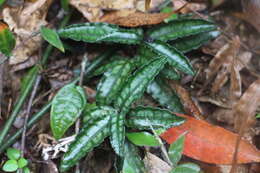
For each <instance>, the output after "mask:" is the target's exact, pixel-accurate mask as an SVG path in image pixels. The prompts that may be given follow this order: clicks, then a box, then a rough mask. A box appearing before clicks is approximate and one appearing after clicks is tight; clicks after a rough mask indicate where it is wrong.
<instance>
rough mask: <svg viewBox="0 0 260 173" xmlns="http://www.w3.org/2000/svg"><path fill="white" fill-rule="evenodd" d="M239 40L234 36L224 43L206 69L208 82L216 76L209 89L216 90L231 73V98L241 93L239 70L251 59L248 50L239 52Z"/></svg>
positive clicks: (214, 91)
mask: <svg viewBox="0 0 260 173" xmlns="http://www.w3.org/2000/svg"><path fill="white" fill-rule="evenodd" d="M239 49H240V40H239V37H235V38H234V39H233V40H232V41H231V42H230V43H227V44H226V45H224V46H223V47H222V48H221V49H220V50H219V51H218V52H217V54H216V56H215V57H214V58H213V59H212V60H211V62H210V64H209V67H208V68H207V69H206V75H207V81H208V82H207V83H206V84H208V83H209V82H210V81H211V80H212V79H213V78H214V76H216V78H215V80H214V82H213V84H212V88H211V91H212V93H216V92H218V91H219V90H220V89H221V88H222V87H223V86H224V85H225V84H226V82H227V81H228V78H229V74H231V86H230V89H231V92H232V93H231V98H238V97H239V96H240V95H241V79H240V74H239V71H240V70H242V68H244V65H246V64H248V63H249V61H250V60H251V57H252V54H251V53H250V52H242V53H240V54H239Z"/></svg>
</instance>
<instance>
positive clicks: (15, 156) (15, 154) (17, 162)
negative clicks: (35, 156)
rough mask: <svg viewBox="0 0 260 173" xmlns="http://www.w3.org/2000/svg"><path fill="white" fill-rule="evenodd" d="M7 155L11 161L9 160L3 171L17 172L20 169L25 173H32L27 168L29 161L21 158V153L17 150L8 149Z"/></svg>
mask: <svg viewBox="0 0 260 173" xmlns="http://www.w3.org/2000/svg"><path fill="white" fill-rule="evenodd" d="M6 155H7V157H8V159H9V160H7V161H6V162H5V164H4V166H3V168H2V169H3V171H5V172H15V171H17V172H18V170H19V169H22V170H23V173H30V170H29V168H28V167H27V165H28V161H27V160H26V159H25V158H23V157H21V151H20V150H17V149H15V148H8V149H7V152H6Z"/></svg>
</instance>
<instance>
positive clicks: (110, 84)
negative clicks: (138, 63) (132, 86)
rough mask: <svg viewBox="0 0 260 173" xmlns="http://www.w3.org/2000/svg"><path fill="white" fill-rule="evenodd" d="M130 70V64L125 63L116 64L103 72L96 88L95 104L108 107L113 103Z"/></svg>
mask: <svg viewBox="0 0 260 173" xmlns="http://www.w3.org/2000/svg"><path fill="white" fill-rule="evenodd" d="M131 70H132V64H131V63H129V62H127V61H125V62H124V63H123V64H118V65H116V66H114V67H112V68H111V69H109V70H108V71H107V72H105V73H104V76H103V77H102V79H101V81H100V82H99V84H98V86H97V94H96V101H97V103H99V104H101V105H109V104H110V103H111V102H113V101H114V100H115V99H116V97H117V95H118V93H119V91H120V90H121V89H122V86H123V84H124V83H125V81H126V80H127V77H128V76H129V74H130V72H131Z"/></svg>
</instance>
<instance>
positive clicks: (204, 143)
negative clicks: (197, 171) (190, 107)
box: [161, 114, 260, 164]
mask: <svg viewBox="0 0 260 173" xmlns="http://www.w3.org/2000/svg"><path fill="white" fill-rule="evenodd" d="M177 115H178V116H181V117H185V118H186V122H185V123H184V124H183V125H181V126H177V127H173V128H170V129H169V130H167V131H166V132H165V133H163V134H162V135H161V137H162V138H163V139H164V140H166V141H167V143H169V144H172V143H173V142H174V141H175V140H176V139H177V138H178V136H179V135H181V134H183V133H184V132H187V134H186V139H185V144H184V151H183V154H184V155H186V156H188V157H191V158H193V159H196V160H200V161H203V162H207V163H213V164H232V159H233V154H234V151H235V143H236V140H237V137H238V135H237V134H235V133H232V132H230V131H228V130H225V129H224V128H221V127H218V126H214V125H211V124H209V123H207V122H206V121H202V120H196V119H195V118H192V117H189V116H187V115H183V114H177ZM237 162H238V163H250V162H260V151H259V150H257V149H256V148H255V147H254V146H253V145H252V144H250V143H248V142H247V141H245V140H241V143H240V146H239V150H238V157H237Z"/></svg>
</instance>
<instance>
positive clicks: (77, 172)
mask: <svg viewBox="0 0 260 173" xmlns="http://www.w3.org/2000/svg"><path fill="white" fill-rule="evenodd" d="M87 61H88V58H87V53H85V54H84V56H83V60H82V62H81V72H80V78H79V86H81V87H82V84H83V80H84V74H85V69H86V65H87ZM79 127H80V119H78V120H77V122H76V125H75V132H76V134H78V133H79ZM75 172H76V173H80V167H79V163H77V165H76V171H75Z"/></svg>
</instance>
